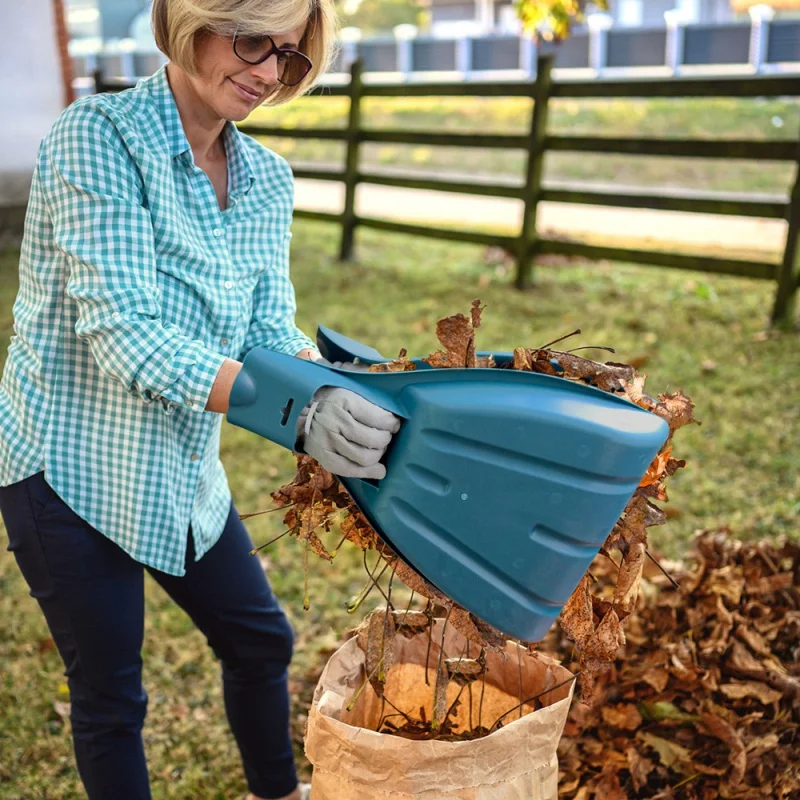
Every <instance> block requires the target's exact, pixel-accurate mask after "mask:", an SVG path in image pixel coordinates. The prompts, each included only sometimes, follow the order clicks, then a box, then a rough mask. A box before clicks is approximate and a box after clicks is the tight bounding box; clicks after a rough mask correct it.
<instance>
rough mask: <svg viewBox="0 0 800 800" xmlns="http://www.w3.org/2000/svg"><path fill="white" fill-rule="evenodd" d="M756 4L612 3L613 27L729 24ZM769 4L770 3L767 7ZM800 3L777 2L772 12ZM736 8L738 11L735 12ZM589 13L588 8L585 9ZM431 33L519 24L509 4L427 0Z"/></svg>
mask: <svg viewBox="0 0 800 800" xmlns="http://www.w3.org/2000/svg"><path fill="white" fill-rule="evenodd" d="M755 4H756V0H753V2H752V3H748V2H747V0H733V2H731V0H611V3H610V6H611V8H610V9H609V14H610V15H611V18H612V19H613V21H614V25H615V26H621V27H643V28H649V27H664V12H665V11H670V10H672V9H678V10H679V11H680V12H681V14H682V16H683V17H684V18H685V19H686V21H687V22H690V23H691V22H695V23H697V22H711V23H715V22H716V23H722V22H729V21H731V20H732V19H734V18H735V17H736V12H737V11H740V12H741V11H746V10H747V8H746V6H747V5H755ZM768 4H769V3H768ZM781 4H783V5H784V6H789V5H794V6H796V7H797V8H800V0H777V2H775V3H771V4H770V5H773V6H774V7H775V8H778V7H780V6H781ZM737 6H739V8H737ZM588 10H589V12H591V7H590V8H589V9H588ZM430 13H431V33H433V34H434V35H435V36H437V37H439V36H441V37H447V36H459V35H462V34H464V33H467V34H486V33H516V32H518V31H519V29H520V26H519V21H518V20H517V16H516V12H515V11H514V3H513V2H512V0H430Z"/></svg>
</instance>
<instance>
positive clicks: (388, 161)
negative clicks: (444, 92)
mask: <svg viewBox="0 0 800 800" xmlns="http://www.w3.org/2000/svg"><path fill="white" fill-rule="evenodd" d="M348 103H349V101H348V100H347V98H344V97H318V96H315V97H310V98H304V99H300V100H295V101H293V102H292V103H291V104H289V105H287V106H282V107H278V108H275V109H268V108H260V109H258V110H257V111H256V112H255V113H254V114H253V115H252V116H251V117H250V120H249V121H250V122H259V123H263V124H265V125H269V126H279V127H287V128H339V127H344V126H345V125H346V121H347V108H348ZM531 105H532V104H531V101H530V100H527V99H525V98H461V97H458V98H456V97H450V98H447V97H445V98H437V97H411V98H379V97H368V98H365V99H364V100H363V102H362V125H363V126H364V127H366V128H392V129H395V128H397V129H401V130H424V131H448V132H462V133H464V132H474V133H508V134H522V133H526V132H527V130H528V128H529V125H530V115H531ZM549 108H550V110H549V123H548V132H549V133H550V134H552V135H554V136H557V135H571V136H606V137H623V138H634V137H640V136H641V137H654V138H661V137H666V138H678V139H684V138H687V139H688V138H697V139H759V140H770V141H786V140H791V141H797V138H798V135H799V134H800V103H798V102H797V100H796V99H794V98H776V99H765V98H755V99H735V98H701V99H642V100H636V99H634V100H629V99H603V100H577V99H568V98H556V99H554V100H552V101H551V103H550V107H549ZM263 142H264V144H266V145H267V146H268V147H270V148H272V149H274V150H276V151H277V152H279V153H281V154H282V155H284V156H286V158H288V159H289V160H290V161H291V162H292V163H293V164H299V163H301V162H303V163H308V162H311V163H317V164H331V165H334V166H336V167H338V168H341V167H342V166H343V164H344V144H343V143H340V142H336V141H325V140H313V139H310V140H309V139H287V138H283V137H282V138H277V137H265V138H263ZM360 163H361V166H362V167H363V168H364V169H373V168H380V169H402V170H403V171H407V172H418V173H421V174H423V175H424V176H426V177H430V176H431V175H435V174H439V173H449V174H461V175H463V174H464V173H465V168H464V165H465V164H468V165H469V170H468V174H469V175H471V176H480V177H483V178H496V177H504V178H508V179H516V180H517V181H519V182H521V181H522V177H523V175H524V169H525V154H524V153H523V152H522V151H521V150H511V149H509V150H494V149H481V150H476V149H472V148H455V147H428V146H421V145H420V146H416V145H396V144H377V143H374V144H370V143H366V144H364V145H362V148H361V161H360ZM792 178H793V165H791V164H788V163H781V162H770V161H760V162H757V161H739V160H735V159H686V158H668V157H645V156H638V157H631V156H629V155H614V154H592V153H559V152H552V153H548V155H547V158H546V159H545V170H544V177H543V179H544V181H545V182H546V183H547V182H551V183H552V182H559V181H567V182H576V183H582V184H585V183H592V182H594V183H599V184H608V183H613V184H615V185H626V186H635V187H640V188H649V189H657V188H661V189H694V190H703V191H726V192H753V193H765V194H778V195H787V194H788V192H789V189H790V188H791V181H792Z"/></svg>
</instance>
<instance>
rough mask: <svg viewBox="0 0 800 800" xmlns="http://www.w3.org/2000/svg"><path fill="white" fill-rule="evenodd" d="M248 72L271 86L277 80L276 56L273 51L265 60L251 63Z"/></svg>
mask: <svg viewBox="0 0 800 800" xmlns="http://www.w3.org/2000/svg"><path fill="white" fill-rule="evenodd" d="M250 73H251V75H253V77H255V78H258V80H260V81H261V82H262V83H265V84H266V85H267V86H273V85H274V84H276V83H277V82H278V56H276V55H275V54H274V53H273V54H272V55H271V56H270V57H269V58H268V59H267V60H266V61H262V62H261V63H260V64H253V65H252V66H251V67H250Z"/></svg>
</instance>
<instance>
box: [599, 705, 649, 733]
mask: <svg viewBox="0 0 800 800" xmlns="http://www.w3.org/2000/svg"><path fill="white" fill-rule="evenodd" d="M600 713H601V714H602V715H603V722H605V723H606V725H610V726H611V727H613V728H621V729H622V730H625V731H635V730H636V729H637V728H638V727H639V726H640V725H641V724H642V715H641V714H640V713H639V712H638V710H637V709H636V706H635V705H634V704H633V703H620V704H619V705H616V706H603V707H602V708H601V709H600Z"/></svg>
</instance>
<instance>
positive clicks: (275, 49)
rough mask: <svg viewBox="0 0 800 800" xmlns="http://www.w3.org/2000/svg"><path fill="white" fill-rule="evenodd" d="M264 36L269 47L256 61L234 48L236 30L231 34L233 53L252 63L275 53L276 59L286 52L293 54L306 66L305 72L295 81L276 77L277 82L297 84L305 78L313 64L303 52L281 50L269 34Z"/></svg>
mask: <svg viewBox="0 0 800 800" xmlns="http://www.w3.org/2000/svg"><path fill="white" fill-rule="evenodd" d="M264 36H265V37H266V38H267V39H268V40H269V43H270V47H269V49H268V50H267V52H266V53H264V55H262V56H261V58H259V59H257V60H256V61H251V60H250V59H248V58H242V56H241V55H240V54H239V51H238V50H237V49H236V42H237V40H238V38H239V32H238V31H237V32H236V33H234V34H233V52H234V54H235V55H236V57H237V58H238V59H239V60H240V61H244V62H245V64H253V65H255V64H263V63H264V62H265V61H266V60H267V59H268V58H269V57H270V56H271V55H273V54H274V55H275V58H276V59H278V61H280V57H281V55H285V54H287V53H291V54H292V55H293V56H296V57H299V58H300V61H301V63H303V64H304V65H307V66H306V70H305V72H304V73H303V74H302V75H301V76H300V77H299V78H298V79H297V80H296V81H294V83H287V82H286V81H284V80H283V79H282V78H280V77H278V82H279V83H282V84H283V85H284V86H297V84H298V83H300V82H301V81H302V80H303V78H305V77H306V75H308V73H309V72H310V71H311V68H312V66H313V64H312V63H311V59H310V58H309V57H308V56H307V55H306V54H305V53H301V52H300V51H299V50H281V49H280V47H278V46H277V45H276V44H275V40H274V39H273V38H272V37H271V36H270V35H269V34H264Z"/></svg>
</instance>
